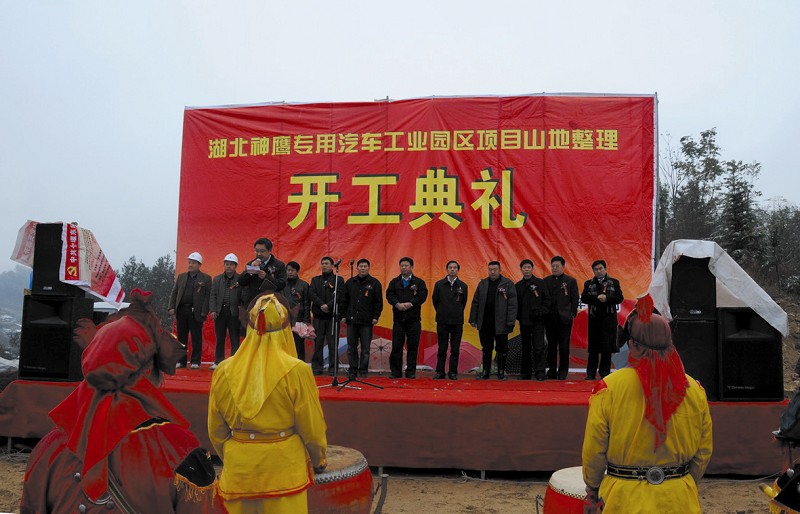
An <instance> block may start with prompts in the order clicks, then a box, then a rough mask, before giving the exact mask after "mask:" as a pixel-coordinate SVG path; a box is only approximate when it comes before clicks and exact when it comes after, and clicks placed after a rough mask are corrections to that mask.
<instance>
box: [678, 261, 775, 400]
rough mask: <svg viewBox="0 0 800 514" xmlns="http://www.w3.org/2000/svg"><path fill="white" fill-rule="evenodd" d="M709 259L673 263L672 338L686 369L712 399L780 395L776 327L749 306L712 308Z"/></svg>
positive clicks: (714, 296)
mask: <svg viewBox="0 0 800 514" xmlns="http://www.w3.org/2000/svg"><path fill="white" fill-rule="evenodd" d="M708 263H709V259H708V258H706V259H694V258H689V257H681V258H680V259H679V260H678V261H677V262H675V264H674V265H673V267H672V283H671V284H670V301H669V306H670V311H671V312H672V317H673V320H674V321H673V337H672V340H673V342H674V344H675V349H676V350H677V351H678V354H679V355H680V356H681V360H682V361H683V366H684V368H685V369H686V373H687V374H689V375H690V376H691V377H692V378H694V379H696V380H698V381H699V382H700V384H701V385H702V386H703V388H705V390H706V395H707V397H708V399H709V400H712V401H718V400H721V401H782V400H783V397H784V392H783V339H782V336H781V333H780V332H778V331H777V330H776V329H775V328H774V327H772V326H771V325H770V324H769V323H767V322H766V321H765V320H764V319H763V318H762V317H761V316H759V315H758V314H757V313H756V312H755V311H753V310H752V309H750V308H748V307H741V308H740V307H735V308H733V307H731V308H727V307H726V308H719V309H717V308H716V303H717V293H716V277H715V276H714V274H713V273H711V271H710V270H709V269H708Z"/></svg>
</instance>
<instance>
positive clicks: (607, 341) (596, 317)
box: [581, 260, 624, 380]
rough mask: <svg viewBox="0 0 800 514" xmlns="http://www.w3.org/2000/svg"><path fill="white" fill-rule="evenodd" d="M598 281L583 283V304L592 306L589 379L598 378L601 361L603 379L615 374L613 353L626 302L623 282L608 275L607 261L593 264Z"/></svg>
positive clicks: (590, 311) (589, 324)
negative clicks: (622, 308)
mask: <svg viewBox="0 0 800 514" xmlns="http://www.w3.org/2000/svg"><path fill="white" fill-rule="evenodd" d="M592 272H594V278H592V279H591V280H587V281H586V282H585V283H584V284H583V293H581V302H583V303H585V304H586V305H588V306H589V316H588V319H589V322H588V338H589V361H588V363H587V364H586V380H595V379H596V378H597V371H598V369H597V368H598V361H599V365H600V378H605V376H606V375H608V374H609V373H611V354H612V353H616V352H617V351H618V349H617V311H618V310H619V304H621V303H622V300H624V297H623V296H622V288H621V287H620V285H619V280H617V279H615V278H611V277H609V276H608V272H607V269H606V261H604V260H596V261H594V262H593V263H592Z"/></svg>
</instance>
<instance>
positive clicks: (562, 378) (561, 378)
mask: <svg viewBox="0 0 800 514" xmlns="http://www.w3.org/2000/svg"><path fill="white" fill-rule="evenodd" d="M558 379H559V380H566V379H567V377H566V376H563V377H558Z"/></svg>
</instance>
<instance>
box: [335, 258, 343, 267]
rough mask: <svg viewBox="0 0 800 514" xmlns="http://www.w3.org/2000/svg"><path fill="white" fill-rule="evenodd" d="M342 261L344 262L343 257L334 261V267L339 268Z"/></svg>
mask: <svg viewBox="0 0 800 514" xmlns="http://www.w3.org/2000/svg"><path fill="white" fill-rule="evenodd" d="M341 263H342V259H339V260H338V261H336V262H334V263H333V267H334V268H338V267H339V264H341Z"/></svg>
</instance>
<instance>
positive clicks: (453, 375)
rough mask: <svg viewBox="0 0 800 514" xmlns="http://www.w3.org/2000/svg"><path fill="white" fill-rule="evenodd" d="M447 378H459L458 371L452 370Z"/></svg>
mask: <svg viewBox="0 0 800 514" xmlns="http://www.w3.org/2000/svg"><path fill="white" fill-rule="evenodd" d="M447 378H449V379H450V380H458V373H453V372H452V371H451V372H450V373H448V374H447Z"/></svg>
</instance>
